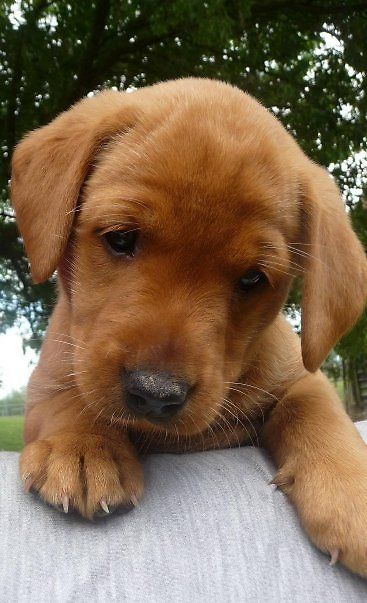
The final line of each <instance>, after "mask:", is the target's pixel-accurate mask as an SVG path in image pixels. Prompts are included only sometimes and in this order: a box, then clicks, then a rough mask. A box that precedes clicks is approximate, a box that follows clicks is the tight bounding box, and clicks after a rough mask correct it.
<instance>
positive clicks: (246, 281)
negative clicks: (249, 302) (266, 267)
mask: <svg viewBox="0 0 367 603" xmlns="http://www.w3.org/2000/svg"><path fill="white" fill-rule="evenodd" d="M266 281H267V278H266V276H265V274H264V273H263V272H261V270H256V269H252V270H247V272H245V274H244V275H243V276H242V277H241V278H240V280H239V281H238V287H239V289H240V291H245V292H247V291H251V290H252V289H255V287H258V286H259V285H262V284H263V283H265V282H266Z"/></svg>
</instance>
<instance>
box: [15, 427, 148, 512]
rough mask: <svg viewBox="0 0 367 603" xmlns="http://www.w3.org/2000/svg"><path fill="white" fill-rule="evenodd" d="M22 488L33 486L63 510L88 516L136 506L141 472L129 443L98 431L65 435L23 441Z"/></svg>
mask: <svg viewBox="0 0 367 603" xmlns="http://www.w3.org/2000/svg"><path fill="white" fill-rule="evenodd" d="M20 474H21V478H22V480H23V482H24V488H25V491H29V490H34V491H36V492H38V493H39V495H40V496H41V498H43V500H45V501H46V502H47V503H49V504H51V505H53V506H56V507H59V508H62V509H63V510H64V512H65V513H67V512H68V511H69V509H75V510H76V511H78V512H79V513H80V514H81V515H83V516H84V517H86V518H88V519H92V518H93V516H95V515H100V514H101V513H102V512H103V513H109V512H110V511H111V510H112V509H113V508H116V507H123V506H125V507H128V506H131V505H134V506H135V505H136V504H137V503H138V500H139V499H140V497H141V495H142V492H143V474H142V469H141V466H140V463H139V461H138V460H137V458H136V456H135V454H134V450H133V448H132V446H131V445H130V443H127V442H126V441H121V442H120V441H119V440H118V439H113V440H112V439H107V438H106V437H105V436H102V435H92V434H76V433H67V434H59V435H54V436H51V437H48V438H46V439H43V440H36V441H35V442H32V443H31V444H28V445H27V446H26V447H25V449H24V451H23V453H22V455H21V458H20Z"/></svg>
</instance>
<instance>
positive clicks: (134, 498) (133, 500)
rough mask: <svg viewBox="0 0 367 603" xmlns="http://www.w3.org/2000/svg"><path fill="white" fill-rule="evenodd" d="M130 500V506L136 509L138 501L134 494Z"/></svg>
mask: <svg viewBox="0 0 367 603" xmlns="http://www.w3.org/2000/svg"><path fill="white" fill-rule="evenodd" d="M130 500H131V502H132V504H133V505H134V507H137V506H138V504H139V501H138V499H137V498H136V496H135V494H133V495H132V496H130Z"/></svg>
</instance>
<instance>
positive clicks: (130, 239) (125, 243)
mask: <svg viewBox="0 0 367 603" xmlns="http://www.w3.org/2000/svg"><path fill="white" fill-rule="evenodd" d="M103 238H104V240H105V243H106V246H107V249H108V250H109V251H110V252H111V253H113V255H125V256H129V257H132V256H133V255H134V252H135V247H136V239H137V233H136V231H135V230H125V231H124V230H112V231H110V232H106V233H105V234H104V235H103Z"/></svg>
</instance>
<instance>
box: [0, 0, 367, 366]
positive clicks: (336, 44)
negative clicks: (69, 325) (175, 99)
mask: <svg viewBox="0 0 367 603" xmlns="http://www.w3.org/2000/svg"><path fill="white" fill-rule="evenodd" d="M17 5H19V10H18V11H16V12H14V6H17ZM325 41H326V42H328V41H329V42H330V41H331V43H325ZM366 64H367V4H366V2H361V1H358V0H297V1H294V0H293V1H291V0H208V1H207V2H202V1H201V0H191V1H190V2H188V1H187V0H170V2H160V3H159V2H156V1H155V0H128V1H127V2H121V1H120V0H79V1H78V2H70V3H68V2H64V0H55V1H51V2H50V1H49V0H22V1H20V2H18V3H15V4H14V2H13V1H12V0H3V2H2V3H1V4H0V89H1V90H2V96H1V99H0V138H1V143H0V153H2V155H3V162H1V163H0V258H1V259H0V330H1V329H3V330H4V329H6V328H7V327H8V326H10V325H11V324H14V322H16V321H17V320H18V319H19V317H21V316H25V317H26V318H27V320H28V321H29V323H30V325H31V328H32V331H33V334H34V337H35V339H33V340H32V342H33V345H38V343H39V341H40V337H41V335H42V333H43V331H44V327H45V322H46V320H47V316H48V314H49V312H50V309H51V307H52V303H53V299H54V291H53V284H52V283H46V284H44V285H37V286H34V285H32V283H31V281H30V278H29V276H28V271H27V261H26V259H25V257H24V253H23V249H22V245H21V240H20V238H19V236H18V235H17V231H16V227H15V224H14V219H13V216H12V212H11V210H10V207H9V203H8V179H9V157H10V154H11V150H12V148H13V147H14V145H15V143H16V142H17V141H18V140H19V139H20V138H21V136H22V135H23V134H24V133H25V132H27V131H29V130H31V129H33V128H35V127H37V126H39V125H42V124H45V123H47V122H48V121H50V120H51V119H52V118H53V117H55V115H56V114H57V113H59V112H60V111H62V110H64V109H66V108H68V107H69V106H70V104H72V103H73V102H75V101H76V100H78V99H79V98H80V97H81V96H83V95H85V94H87V93H88V92H89V91H93V90H98V89H101V88H103V87H105V86H116V87H117V88H118V89H124V88H127V87H129V86H135V87H139V86H143V85H147V84H152V83H154V82H156V81H159V80H162V79H168V78H177V77H182V76H187V75H201V76H209V77H217V78H221V79H225V80H227V81H230V82H232V83H234V84H236V85H238V86H239V87H240V88H242V89H244V90H247V91H248V92H250V93H251V94H253V95H254V96H256V97H257V98H258V99H259V100H261V101H262V102H263V103H264V104H265V105H266V106H267V107H269V108H270V109H271V110H272V111H273V112H274V113H275V114H276V115H277V116H278V117H279V119H280V120H281V121H282V122H283V123H284V125H285V126H286V127H287V128H288V129H289V130H290V131H292V132H293V133H294V134H295V136H296V137H297V140H298V142H299V143H300V144H301V146H302V147H303V148H304V150H305V151H306V152H307V153H308V154H309V155H310V156H311V157H313V158H314V159H315V160H316V161H318V162H320V163H322V164H324V165H330V164H331V167H332V170H333V173H334V175H335V177H336V178H337V179H338V180H339V183H340V185H341V187H342V189H343V192H344V195H345V198H346V200H347V202H348V205H349V208H350V213H351V217H352V219H353V222H354V225H355V228H356V230H357V232H358V233H359V234H360V236H361V238H362V239H363V240H364V244H365V245H366V244H367V241H366V236H367V235H366V232H367V229H366V220H367V218H366V214H367V211H366V208H365V207H363V205H362V201H361V200H358V199H360V198H361V192H362V188H363V187H365V186H366V170H365V169H363V165H362V161H363V158H361V157H360V156H359V155H358V153H359V151H361V150H362V149H363V148H365V145H366V128H365V123H366V107H367V94H366V87H367V84H366V82H367V79H366V77H365V69H366ZM298 302H299V293H298V291H297V288H295V289H294V293H293V296H292V297H291V303H292V304H293V309H295V308H296V307H297V306H298ZM364 320H365V321H366V317H364ZM362 325H363V328H364V333H366V329H365V326H366V322H364V323H362ZM361 330H362V329H361V327H359V328H358V329H357V330H355V331H353V332H352V334H351V335H349V336H348V338H347V339H345V340H344V341H343V342H342V344H340V347H339V348H338V349H339V353H340V354H343V355H345V354H346V355H348V354H349V353H354V352H353V350H354V348H355V349H359V351H361V349H363V350H365V351H366V341H365V336H364V337H363V336H362V335H361V333H360V331H361ZM360 346H362V347H360Z"/></svg>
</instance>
